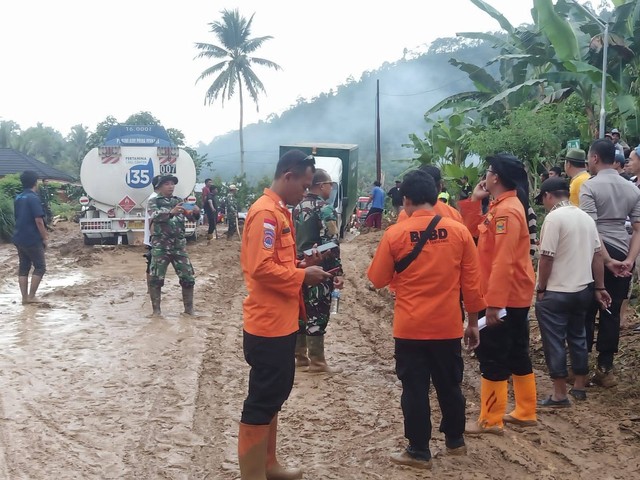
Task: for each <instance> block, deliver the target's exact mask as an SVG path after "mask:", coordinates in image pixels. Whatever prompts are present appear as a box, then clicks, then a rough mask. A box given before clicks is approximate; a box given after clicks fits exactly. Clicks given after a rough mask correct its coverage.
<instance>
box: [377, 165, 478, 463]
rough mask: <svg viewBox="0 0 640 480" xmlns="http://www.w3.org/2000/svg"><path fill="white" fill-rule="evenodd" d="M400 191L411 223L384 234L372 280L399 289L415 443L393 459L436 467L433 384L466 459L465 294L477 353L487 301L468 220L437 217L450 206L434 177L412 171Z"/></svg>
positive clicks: (404, 374) (396, 324)
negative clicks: (440, 205)
mask: <svg viewBox="0 0 640 480" xmlns="http://www.w3.org/2000/svg"><path fill="white" fill-rule="evenodd" d="M400 192H401V193H402V195H403V197H404V211H405V212H407V214H408V216H409V218H407V219H406V220H405V221H403V222H401V223H397V224H395V225H392V226H391V227H389V229H388V230H387V231H386V232H385V233H384V235H383V237H382V239H381V240H380V245H378V249H377V251H376V254H375V256H374V257H373V261H372V262H371V265H370V267H369V271H368V276H369V280H371V282H372V283H373V285H374V286H375V287H376V288H382V287H384V286H385V285H388V284H389V282H390V281H391V279H392V278H393V279H394V283H395V287H396V302H395V309H394V318H393V337H394V339H395V358H396V374H397V375H398V378H399V379H400V381H401V382H402V397H401V405H402V413H403V414H404V435H405V437H406V438H407V440H409V445H408V447H407V448H406V450H405V451H403V452H401V453H397V454H393V455H391V460H392V461H393V462H394V463H398V464H401V465H409V466H413V467H416V468H424V469H426V468H431V451H430V450H429V440H430V438H431V411H430V405H429V383H430V379H432V380H433V385H434V387H435V389H436V393H437V395H438V403H439V404H440V410H441V411H442V421H441V423H440V431H441V432H443V433H444V434H445V444H446V447H447V452H448V453H449V454H455V455H464V454H465V453H466V446H465V443H464V437H463V434H464V427H465V399H464V396H463V395H462V390H461V388H460V383H461V382H462V372H463V368H464V365H463V361H462V354H461V342H460V339H461V338H462V337H463V325H462V322H461V321H460V315H461V309H460V302H459V299H458V296H459V293H460V289H462V292H463V295H464V299H465V307H466V309H467V310H468V311H469V324H468V327H467V328H466V330H465V331H464V338H465V343H467V345H468V347H470V348H475V347H477V346H478V337H479V334H478V325H477V320H478V315H477V312H478V311H480V310H483V309H484V308H485V307H486V303H485V302H484V299H483V296H482V291H481V287H480V266H479V263H478V253H477V251H476V246H475V244H474V242H473V237H472V236H471V234H470V233H469V230H468V229H467V228H466V227H465V226H464V225H463V224H461V223H460V222H457V221H455V220H453V219H451V218H442V217H440V216H439V215H437V214H436V212H435V209H434V208H433V206H434V205H437V204H438V203H442V202H438V197H437V195H438V190H437V189H436V184H435V182H434V181H433V178H432V177H431V176H430V175H429V174H427V173H425V172H423V171H420V170H416V171H413V172H410V173H408V174H407V175H406V176H405V177H404V181H403V182H402V185H401V186H400ZM421 238H422V242H420V240H421ZM413 252H415V253H413ZM407 256H409V257H408V259H406V258H407ZM409 259H412V260H409ZM407 263H408V264H407Z"/></svg>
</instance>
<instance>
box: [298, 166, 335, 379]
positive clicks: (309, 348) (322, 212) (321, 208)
mask: <svg viewBox="0 0 640 480" xmlns="http://www.w3.org/2000/svg"><path fill="white" fill-rule="evenodd" d="M333 185H334V182H332V181H331V177H330V176H329V174H328V173H327V172H326V171H325V170H321V169H317V170H316V172H315V174H314V176H313V183H312V185H311V188H310V189H309V193H308V194H307V195H306V196H305V197H304V198H303V200H302V202H301V203H300V204H299V205H298V206H296V207H295V209H294V210H293V219H294V221H295V222H296V223H295V227H296V245H297V248H298V257H299V258H302V257H303V252H304V250H308V249H310V248H312V247H313V246H314V245H317V246H320V245H322V244H324V243H328V242H335V243H336V244H337V243H338V241H339V238H340V232H339V230H338V218H337V214H336V211H335V209H334V208H333V205H330V204H329V203H327V200H328V199H329V197H330V196H331V189H332V187H333ZM322 267H323V269H324V270H325V271H329V270H333V269H337V270H336V271H335V276H334V277H333V279H329V280H327V281H325V282H323V283H320V284H318V285H315V286H307V285H303V288H302V293H303V297H304V303H305V308H306V313H307V319H306V321H305V320H302V319H301V320H300V331H299V332H298V337H297V342H296V366H299V367H302V366H308V367H309V368H308V369H307V371H308V372H313V373H319V372H326V373H340V372H341V371H342V369H340V368H332V367H329V366H328V365H327V362H326V360H325V356H324V335H325V332H326V329H327V324H328V323H329V310H330V307H331V292H332V291H333V289H334V288H342V285H343V278H342V275H343V273H342V264H341V262H340V251H339V249H333V250H330V251H329V252H328V253H327V254H326V255H325V258H324V261H323V265H322ZM307 354H308V356H307Z"/></svg>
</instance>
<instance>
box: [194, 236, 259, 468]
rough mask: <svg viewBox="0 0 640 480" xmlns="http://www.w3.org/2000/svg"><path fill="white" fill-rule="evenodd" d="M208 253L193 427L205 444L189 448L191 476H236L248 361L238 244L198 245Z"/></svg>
mask: <svg viewBox="0 0 640 480" xmlns="http://www.w3.org/2000/svg"><path fill="white" fill-rule="evenodd" d="M201 248H202V249H203V250H206V251H207V252H208V253H207V254H204V255H206V257H205V258H204V260H203V263H204V265H206V267H204V269H205V270H209V271H212V272H214V273H212V274H211V277H210V278H211V280H210V281H209V282H208V284H207V286H206V287H205V288H204V291H203V292H202V295H200V302H201V303H202V304H203V305H206V306H207V308H208V309H209V311H210V313H211V315H210V320H209V322H210V323H209V325H208V328H207V345H206V350H205V353H204V356H203V362H202V368H201V370H200V372H199V376H198V390H197V396H196V410H195V415H194V422H193V430H194V432H196V433H198V434H199V435H201V436H202V437H203V439H204V444H203V445H202V446H201V447H199V448H198V449H196V450H195V451H194V453H193V459H194V462H193V465H192V467H191V470H190V475H189V476H190V478H199V479H200V478H201V479H205V478H206V479H227V478H228V479H235V478H236V477H237V476H238V472H239V469H238V463H237V453H236V448H237V434H238V421H239V419H240V412H241V409H242V402H243V401H244V395H245V394H246V388H247V387H246V381H247V376H248V366H247V365H246V364H245V361H244V357H243V353H242V302H243V300H244V296H245V294H244V283H243V280H242V272H241V270H240V264H239V243H238V242H235V241H232V242H227V241H226V240H217V241H214V242H212V244H211V246H210V247H206V248H205V247H201Z"/></svg>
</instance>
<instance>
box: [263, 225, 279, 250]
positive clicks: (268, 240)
mask: <svg viewBox="0 0 640 480" xmlns="http://www.w3.org/2000/svg"><path fill="white" fill-rule="evenodd" d="M265 225H266V224H265ZM275 240H276V232H275V230H272V229H271V228H267V227H265V229H264V234H263V237H262V246H263V247H264V248H266V249H268V250H271V249H272V248H273V244H274V243H275Z"/></svg>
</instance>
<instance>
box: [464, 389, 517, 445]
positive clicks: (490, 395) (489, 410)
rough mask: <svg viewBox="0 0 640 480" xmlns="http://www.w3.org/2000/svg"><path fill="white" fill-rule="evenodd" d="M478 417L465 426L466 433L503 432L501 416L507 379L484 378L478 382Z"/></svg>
mask: <svg viewBox="0 0 640 480" xmlns="http://www.w3.org/2000/svg"><path fill="white" fill-rule="evenodd" d="M480 402H481V405H480V417H479V418H478V421H477V422H469V423H467V425H466V427H465V433H466V434H468V435H482V434H485V433H491V434H493V435H503V434H504V424H503V421H502V417H503V416H504V413H505V411H506V409H507V381H506V380H501V381H498V382H493V381H491V380H487V379H486V378H482V379H481V383H480Z"/></svg>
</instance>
